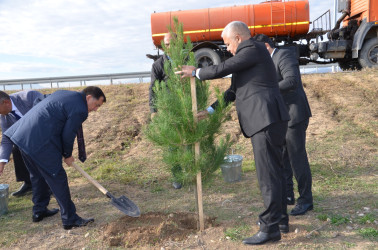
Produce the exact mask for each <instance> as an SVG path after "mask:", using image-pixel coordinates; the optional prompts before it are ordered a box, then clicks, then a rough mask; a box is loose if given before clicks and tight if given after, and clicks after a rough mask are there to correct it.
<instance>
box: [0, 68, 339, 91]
mask: <svg viewBox="0 0 378 250" xmlns="http://www.w3.org/2000/svg"><path fill="white" fill-rule="evenodd" d="M299 68H300V71H301V74H308V73H325V72H324V71H323V72H319V71H320V69H322V68H328V69H329V70H328V72H339V71H340V68H339V67H338V65H337V64H311V65H306V66H300V67H299ZM150 76H151V72H150V71H143V72H132V73H118V74H100V75H81V76H63V77H44V78H29V79H12V80H0V85H2V89H3V90H5V89H6V86H11V85H19V86H21V89H24V85H25V84H29V85H30V88H31V89H32V88H33V87H32V85H33V84H46V83H50V87H51V88H53V83H56V88H59V87H60V86H59V83H67V82H79V83H80V86H82V85H84V86H85V85H86V82H87V81H100V80H109V81H110V82H109V83H110V84H111V85H112V84H113V80H116V79H139V82H140V83H143V78H149V77H150Z"/></svg>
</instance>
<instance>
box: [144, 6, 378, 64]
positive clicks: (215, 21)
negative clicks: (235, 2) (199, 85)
mask: <svg viewBox="0 0 378 250" xmlns="http://www.w3.org/2000/svg"><path fill="white" fill-rule="evenodd" d="M338 6H339V8H338V10H339V12H341V13H342V16H341V17H340V19H339V20H338V21H337V23H336V24H335V27H333V28H332V27H331V21H330V11H329V10H328V11H326V12H325V13H324V14H323V15H321V16H320V17H319V18H317V19H315V20H314V21H312V22H310V6H309V2H308V0H297V1H295V0H292V1H285V0H268V1H264V2H261V3H259V4H248V5H239V6H229V7H217V8H207V9H195V10H182V11H170V12H161V13H152V14H151V33H152V40H153V43H154V45H155V46H156V47H158V48H159V47H161V40H162V39H163V37H164V34H165V33H167V32H168V28H167V27H168V26H169V25H172V24H173V17H177V18H178V20H179V22H181V23H183V27H184V34H185V35H186V36H189V37H190V39H191V41H192V43H193V45H194V47H193V51H194V52H195V58H196V60H197V62H198V64H199V66H208V65H213V64H215V65H216V64H219V63H220V62H221V61H223V60H225V59H227V58H228V57H230V56H232V55H230V54H229V53H228V52H227V50H226V46H225V45H224V43H223V40H222V37H221V33H222V31H223V28H224V27H225V26H226V25H227V24H228V23H229V22H231V21H243V22H244V23H246V24H247V25H248V27H249V29H250V31H251V35H252V36H254V35H256V34H260V33H262V34H265V35H267V36H269V37H271V38H272V39H273V40H274V41H275V42H276V45H277V47H282V48H291V49H293V53H296V54H297V56H298V60H299V61H300V64H302V65H303V64H307V63H309V62H313V63H321V64H325V63H335V62H338V63H339V65H340V67H341V68H342V69H353V68H357V69H360V68H361V67H378V62H377V59H378V38H377V37H378V35H377V34H378V19H377V15H378V0H338ZM341 25H342V27H340V26H341ZM310 26H312V28H311V30H310Z"/></svg>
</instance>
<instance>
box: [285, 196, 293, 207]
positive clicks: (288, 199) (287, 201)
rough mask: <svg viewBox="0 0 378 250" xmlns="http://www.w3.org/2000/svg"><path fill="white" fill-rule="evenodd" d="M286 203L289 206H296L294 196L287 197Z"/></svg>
mask: <svg viewBox="0 0 378 250" xmlns="http://www.w3.org/2000/svg"><path fill="white" fill-rule="evenodd" d="M286 203H287V205H294V204H295V199H294V196H288V197H286Z"/></svg>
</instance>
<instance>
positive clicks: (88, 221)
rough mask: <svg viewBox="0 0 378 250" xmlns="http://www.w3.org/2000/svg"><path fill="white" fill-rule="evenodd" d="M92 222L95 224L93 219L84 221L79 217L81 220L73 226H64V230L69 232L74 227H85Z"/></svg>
mask: <svg viewBox="0 0 378 250" xmlns="http://www.w3.org/2000/svg"><path fill="white" fill-rule="evenodd" d="M90 222H94V219H93V218H89V219H83V218H81V217H79V219H77V220H76V221H75V222H74V223H73V224H67V225H63V228H64V229H66V230H69V229H71V228H73V227H85V226H86V225H88V224H89V223H90Z"/></svg>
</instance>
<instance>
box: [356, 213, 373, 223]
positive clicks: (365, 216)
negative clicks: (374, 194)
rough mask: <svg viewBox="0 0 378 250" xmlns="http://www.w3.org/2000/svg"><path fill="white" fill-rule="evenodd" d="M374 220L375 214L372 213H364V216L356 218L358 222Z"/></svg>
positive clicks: (371, 221)
mask: <svg viewBox="0 0 378 250" xmlns="http://www.w3.org/2000/svg"><path fill="white" fill-rule="evenodd" d="M374 220H375V216H374V214H372V213H369V214H365V215H364V216H362V217H360V218H358V222H359V223H360V224H366V223H373V222H374Z"/></svg>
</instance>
